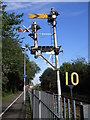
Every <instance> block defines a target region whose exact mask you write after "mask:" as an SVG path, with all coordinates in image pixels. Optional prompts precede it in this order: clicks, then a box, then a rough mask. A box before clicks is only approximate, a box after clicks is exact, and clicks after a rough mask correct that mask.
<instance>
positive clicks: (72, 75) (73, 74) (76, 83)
mask: <svg viewBox="0 0 90 120" xmlns="http://www.w3.org/2000/svg"><path fill="white" fill-rule="evenodd" d="M74 76H75V78H76V80H75V81H74ZM71 83H72V84H73V85H74V86H76V85H78V83H79V76H78V74H77V73H76V72H73V73H72V74H71ZM66 85H68V72H66Z"/></svg>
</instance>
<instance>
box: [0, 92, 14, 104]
mask: <svg viewBox="0 0 90 120" xmlns="http://www.w3.org/2000/svg"><path fill="white" fill-rule="evenodd" d="M13 96H14V94H13V93H11V92H9V93H4V95H3V96H2V102H5V101H7V100H9V99H10V98H11V97H13Z"/></svg>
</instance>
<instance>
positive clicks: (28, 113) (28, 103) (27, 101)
mask: <svg viewBox="0 0 90 120" xmlns="http://www.w3.org/2000/svg"><path fill="white" fill-rule="evenodd" d="M26 108H27V118H28V119H29V118H31V119H32V113H31V105H30V97H29V93H27V95H26Z"/></svg>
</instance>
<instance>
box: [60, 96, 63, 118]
mask: <svg viewBox="0 0 90 120" xmlns="http://www.w3.org/2000/svg"><path fill="white" fill-rule="evenodd" d="M60 118H63V115H62V97H61V99H60Z"/></svg>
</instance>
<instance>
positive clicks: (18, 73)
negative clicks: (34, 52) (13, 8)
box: [0, 3, 40, 93]
mask: <svg viewBox="0 0 90 120" xmlns="http://www.w3.org/2000/svg"><path fill="white" fill-rule="evenodd" d="M0 4H1V6H2V46H3V47H2V89H3V93H4V92H9V91H12V92H13V93H14V92H15V91H18V90H21V89H23V77H24V75H23V74H24V72H23V70H24V55H23V54H22V49H21V46H20V44H19V41H20V40H22V39H23V38H20V37H19V34H18V33H17V30H18V29H19V27H20V26H19V25H20V24H21V22H22V21H23V20H22V19H21V18H22V16H23V13H22V14H21V15H16V14H15V13H14V12H13V13H7V12H6V11H5V8H6V5H4V4H3V3H0ZM26 68H27V79H29V78H30V77H34V76H35V73H37V72H38V71H39V70H40V68H39V67H38V66H37V64H36V63H34V62H30V61H29V58H28V55H27V57H26Z"/></svg>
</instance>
